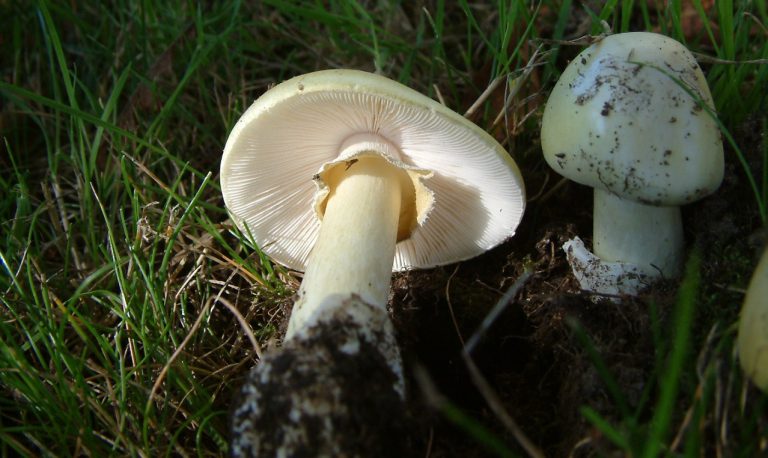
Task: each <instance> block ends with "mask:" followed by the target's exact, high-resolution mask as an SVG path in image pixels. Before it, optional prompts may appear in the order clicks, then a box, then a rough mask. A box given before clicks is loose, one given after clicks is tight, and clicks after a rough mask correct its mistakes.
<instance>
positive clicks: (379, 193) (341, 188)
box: [286, 156, 402, 339]
mask: <svg viewBox="0 0 768 458" xmlns="http://www.w3.org/2000/svg"><path fill="white" fill-rule="evenodd" d="M346 168H347V170H346V171H345V172H344V175H343V178H342V179H341V180H340V182H339V183H338V184H337V185H336V186H335V188H334V189H333V190H332V192H331V194H330V195H329V196H328V201H327V205H326V209H325V214H324V217H323V221H322V227H321V229H320V235H319V238H318V240H317V242H316V244H315V246H314V248H313V250H312V253H311V255H310V258H309V263H308V266H307V270H306V272H305V273H304V279H303V281H302V283H301V288H300V290H299V299H298V301H297V302H296V304H295V305H294V308H293V312H292V314H291V319H290V321H289V323H288V332H287V335H286V339H291V338H292V337H293V336H294V335H296V334H299V333H302V332H303V331H302V330H304V329H306V328H309V327H311V326H312V324H313V323H314V322H316V321H317V320H318V319H319V318H320V317H321V316H322V315H323V313H325V312H324V309H325V308H328V307H331V308H332V307H335V304H337V303H338V302H339V300H345V299H347V298H349V297H350V296H352V295H356V296H358V297H360V298H361V299H362V300H363V301H365V302H367V303H368V304H371V305H374V306H377V307H381V308H382V309H385V308H386V304H387V296H388V293H389V284H390V279H391V276H392V263H393V259H394V255H395V243H396V238H397V227H398V216H399V213H400V202H401V190H400V175H399V174H400V173H402V172H401V171H400V170H399V169H398V168H397V167H394V166H392V165H391V164H389V163H388V162H387V161H386V160H384V159H382V158H379V157H375V156H363V157H360V158H359V159H357V160H354V161H349V163H348V164H347V165H346Z"/></svg>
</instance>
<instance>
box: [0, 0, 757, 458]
mask: <svg viewBox="0 0 768 458" xmlns="http://www.w3.org/2000/svg"><path fill="white" fill-rule="evenodd" d="M249 3H250V2H242V3H241V2H209V3H199V2H186V1H174V2H165V3H163V6H162V7H160V6H159V4H157V3H155V2H149V1H136V2H124V3H119V4H114V5H109V6H108V5H107V4H104V3H103V2H51V1H48V0H38V1H35V2H30V3H27V2H14V1H10V2H2V3H0V25H1V26H2V27H0V44H2V46H0V100H1V101H2V103H0V107H1V108H0V136H2V137H1V138H0V141H2V147H1V148H2V150H1V151H2V152H0V167H1V168H2V173H0V212H1V213H0V215H1V217H0V221H2V222H0V227H1V229H0V239H1V241H0V271H1V272H2V273H1V274H0V392H2V393H3V394H2V395H0V450H1V451H0V453H2V454H3V456H6V455H13V454H21V455H27V456H33V455H54V456H56V455H65V456H66V455H79V454H84V455H85V454H88V455H95V456H110V455H113V456H126V455H131V456H162V455H172V454H173V455H182V456H187V455H200V456H210V455H213V456H218V455H221V454H223V453H224V451H225V449H226V423H227V408H228V402H229V396H230V395H231V392H232V389H233V387H234V385H235V384H236V383H237V380H238V379H239V377H241V376H242V375H243V373H244V371H245V370H246V369H247V368H248V367H250V366H251V365H253V364H254V363H255V362H256V361H257V359H258V358H257V354H258V352H259V351H260V348H259V347H261V346H268V345H269V342H270V341H271V340H272V339H275V338H279V332H278V331H277V329H278V327H279V325H280V320H281V319H282V317H283V316H284V312H283V308H284V306H285V305H286V304H290V294H291V292H292V291H293V290H294V289H295V287H296V280H295V279H294V278H293V277H292V276H291V275H289V274H288V273H287V272H285V271H284V270H282V269H281V268H279V267H277V266H273V265H272V264H271V263H270V262H269V260H268V259H267V258H266V257H265V256H264V255H263V254H262V253H261V252H260V251H259V250H258V247H253V246H249V245H244V244H242V243H241V242H240V237H238V236H237V234H235V233H234V232H233V231H234V229H233V228H232V226H231V224H230V223H229V222H228V221H227V217H226V213H225V211H224V210H223V209H222V208H221V204H222V200H221V196H220V191H219V189H218V183H217V171H218V161H219V159H220V154H221V151H222V149H223V143H224V141H225V139H226V136H227V133H228V132H229V130H230V129H231V127H232V126H233V124H234V123H235V122H236V120H237V118H238V116H239V114H240V113H242V112H243V111H244V109H245V108H246V107H247V106H248V104H249V103H250V102H251V101H252V100H253V99H254V98H255V97H257V96H258V95H259V94H260V93H261V92H263V90H264V89H265V88H266V87H267V86H268V85H269V84H271V83H273V82H276V81H280V80H282V79H285V78H287V77H289V76H292V75H295V74H299V73H303V72H307V71H312V70H315V69H320V68H328V67H351V68H361V69H366V70H370V71H379V72H381V73H383V74H385V75H388V76H390V77H392V78H394V79H396V80H399V81H402V82H404V83H407V84H409V85H411V86H412V87H414V88H416V89H418V90H421V91H423V92H424V93H426V94H429V95H430V96H433V97H436V98H438V97H440V98H442V99H443V100H444V101H445V103H446V104H447V105H448V106H449V107H451V108H453V109H455V110H457V111H458V112H462V113H463V112H464V111H465V110H466V109H467V108H468V107H469V106H470V105H471V103H472V102H473V101H474V100H475V99H476V98H477V97H478V96H479V95H480V94H481V93H482V92H483V90H484V89H485V88H486V87H487V86H488V85H489V84H491V83H492V82H493V81H495V80H497V78H501V81H502V84H501V86H500V87H502V88H504V87H507V88H509V87H512V86H513V84H522V89H520V90H519V92H517V93H516V95H515V97H513V98H511V99H510V100H507V99H506V95H505V94H502V95H499V93H500V92H502V91H496V92H494V93H493V95H492V96H491V97H489V98H488V100H487V102H486V103H484V104H483V105H482V107H481V109H480V110H478V111H477V112H476V113H475V114H474V115H473V120H475V121H476V122H477V123H478V124H480V125H481V126H483V127H485V128H487V129H488V130H491V131H493V132H494V134H495V135H496V136H497V138H499V139H500V140H501V141H502V142H503V143H504V145H505V146H506V147H507V148H508V149H509V150H510V151H511V152H512V154H513V156H514V157H515V159H516V160H518V161H519V162H520V163H521V164H522V165H523V173H524V174H525V173H526V171H527V170H526V167H528V168H530V169H531V170H532V169H535V168H540V167H541V162H542V161H541V160H540V158H539V157H538V155H539V152H538V149H537V146H536V145H537V135H538V121H537V120H538V116H537V115H538V114H540V109H541V104H542V103H543V101H544V100H545V98H546V93H547V91H548V88H549V87H551V85H552V84H553V83H554V81H555V79H556V78H557V76H558V74H559V71H560V70H561V69H562V65H563V55H567V56H570V55H572V52H573V51H574V48H573V47H569V46H561V47H559V46H556V45H554V44H553V43H555V42H558V41H559V40H565V39H572V38H575V36H573V35H568V34H567V32H568V33H572V32H573V30H574V27H573V22H574V21H576V22H579V21H580V24H584V25H586V28H581V29H580V30H583V31H584V32H591V33H600V32H602V31H603V29H602V25H601V21H605V22H606V23H607V24H608V25H609V26H610V27H611V28H613V30H616V31H625V30H638V29H647V30H660V31H661V32H663V33H666V34H668V35H670V36H672V37H673V38H676V39H678V40H680V41H683V42H685V43H686V44H687V45H688V46H689V47H690V48H691V49H693V50H694V51H699V50H702V51H703V52H704V54H706V56H705V57H702V62H703V65H704V66H705V67H706V71H707V75H708V79H709V82H710V86H711V88H712V92H713V97H714V99H715V102H716V105H717V109H718V112H719V115H720V121H721V122H722V126H723V127H724V128H725V129H727V131H728V133H729V136H730V138H732V139H733V143H732V145H731V146H732V147H731V148H729V154H736V152H739V154H740V157H739V158H738V159H736V160H734V159H733V158H730V159H729V163H731V164H737V167H738V176H742V177H745V178H748V179H749V180H751V181H752V182H753V189H752V196H753V197H751V198H753V199H754V202H752V203H750V204H749V207H748V208H749V209H750V211H751V212H752V213H751V214H752V215H754V216H753V217H754V220H755V221H760V220H761V221H762V222H763V223H764V222H765V220H766V214H765V203H766V202H768V167H766V164H768V146H766V143H765V142H764V140H763V144H762V146H760V145H759V141H748V139H746V138H743V137H742V136H748V134H749V132H750V131H753V132H754V131H755V129H756V131H757V132H762V135H763V136H765V134H766V133H768V122H767V121H766V118H765V116H764V114H763V115H762V116H759V117H758V118H757V119H756V118H755V114H756V113H761V112H762V113H764V111H765V108H766V97H765V94H764V92H765V91H764V88H765V87H768V65H766V64H765V59H768V45H767V44H766V43H768V39H766V37H767V35H768V31H767V30H766V27H765V24H767V23H768V7H767V6H766V3H765V2H764V1H753V2H746V1H745V2H731V1H718V2H716V5H715V6H708V5H709V2H704V4H702V3H700V2H692V5H693V9H692V10H691V9H690V8H689V7H688V6H686V5H687V2H680V1H670V2H664V3H665V4H667V5H668V7H665V8H661V9H657V8H655V7H654V2H639V1H638V2H634V1H631V0H622V1H618V0H614V1H610V2H605V4H604V5H605V6H604V7H603V8H602V9H601V10H588V9H586V8H585V7H583V6H580V4H578V3H576V2H571V1H567V0H566V1H542V2H537V3H533V4H531V2H516V1H513V2H505V1H496V2H494V1H492V0H488V1H486V2H468V1H463V0H460V1H457V2H446V1H441V0H435V1H433V2H428V3H427V4H425V6H423V7H421V6H416V4H411V3H404V2H403V3H401V2H395V1H388V2H360V3H358V2H356V1H351V0H335V1H328V2H322V3H320V2H311V1H303V2H302V1H283V0H266V1H264V2H256V3H257V5H258V6H254V5H251V4H249ZM656 3H661V2H656ZM691 13H692V14H691ZM691 18H693V22H686V21H689V20H691ZM696 19H698V21H696ZM691 24H694V25H691ZM696 24H698V25H696ZM544 39H546V40H544ZM552 40H554V42H553V41H552ZM539 45H541V46H542V48H541V50H542V52H543V54H541V55H540V57H539V58H538V59H539V60H538V61H537V62H536V64H540V66H538V67H536V69H535V70H534V72H533V73H530V74H526V73H525V71H524V69H525V67H526V65H527V64H528V63H529V60H530V59H531V56H532V55H533V50H534V49H535V48H536V47H537V46H539ZM745 61H757V63H744V62H745ZM523 76H525V77H523ZM508 102H509V104H508V108H507V110H506V112H505V113H506V114H505V116H504V118H503V119H504V121H505V122H502V123H499V124H497V125H495V126H494V124H493V122H494V120H495V119H496V117H497V114H498V113H499V111H500V110H501V108H502V107H503V106H504V105H505V104H507V103H508ZM531 114H532V115H531ZM754 126H757V127H756V128H755V127H754ZM755 224H756V225H759V223H755ZM746 235H748V234H746ZM722 249H723V250H726V249H729V246H725V247H723V248H722ZM715 251H717V250H715ZM722 254H723V255H725V254H730V255H734V254H733V253H732V252H731V253H724V252H723V253H722ZM703 255H704V254H703ZM735 256H736V257H737V258H738V259H737V261H738V263H737V264H736V265H738V266H739V269H737V270H736V271H734V272H733V275H732V276H731V277H729V278H727V279H725V280H724V282H725V283H724V284H725V285H726V286H727V287H729V288H743V287H744V286H745V285H746V281H747V280H748V278H749V273H750V269H751V267H752V266H753V265H754V264H753V263H752V262H751V261H752V258H751V254H750V253H749V252H748V250H746V249H743V251H740V252H738V253H736V254H735ZM704 257H705V258H706V259H710V260H712V255H710V256H709V257H707V256H706V255H704ZM697 266H698V264H696V262H693V261H692V262H691V263H690V264H689V275H688V276H686V279H685V280H683V282H682V284H681V285H680V290H679V295H680V299H679V301H678V303H677V307H676V308H675V310H676V312H675V314H674V316H675V319H674V320H673V323H674V325H673V327H672V328H671V331H670V332H667V330H664V331H659V332H658V333H657V338H656V341H655V345H656V347H657V351H658V352H659V354H660V355H666V354H669V355H670V358H669V359H667V358H665V357H659V358H658V364H657V367H656V368H655V370H654V375H653V376H654V377H655V378H654V380H652V383H650V384H649V388H648V390H647V393H646V397H645V398H644V401H643V403H641V405H640V406H639V407H634V408H630V407H629V406H627V401H626V400H623V399H622V394H621V388H620V387H618V386H615V387H614V389H612V390H611V393H612V394H613V395H614V398H615V401H616V403H617V405H619V406H621V408H620V409H619V410H620V411H621V412H622V418H619V419H618V420H614V419H607V418H604V417H602V416H601V415H600V414H598V413H597V412H595V411H593V410H591V409H590V408H589V406H585V408H584V414H585V416H586V418H588V419H589V420H590V421H591V422H593V424H594V425H595V427H596V428H597V430H599V431H601V432H602V433H603V434H604V435H605V436H606V437H608V438H609V439H610V441H611V442H613V444H614V446H616V447H618V448H619V449H622V450H624V451H625V452H631V453H632V455H633V456H658V455H659V454H665V453H666V454H672V453H673V451H672V450H671V449H670V444H671V443H672V441H674V440H675V437H672V435H671V434H670V432H671V431H675V432H677V431H680V440H679V441H678V443H679V444H678V448H677V449H675V451H674V453H677V454H680V455H685V456H689V455H699V454H701V453H702V451H707V452H712V450H713V449H717V450H721V449H723V448H725V447H731V448H728V449H727V450H729V451H730V452H731V454H732V455H736V456H754V455H755V454H756V453H757V451H758V450H759V447H763V449H762V450H763V451H764V450H765V441H766V435H768V432H767V430H766V426H765V425H766V416H765V411H766V406H767V405H768V401H766V397H765V396H762V397H760V396H758V395H756V394H755V393H754V392H752V391H749V390H748V389H747V388H746V385H742V381H741V380H742V379H741V377H740V375H739V373H738V371H737V370H736V369H735V367H734V366H733V356H732V348H733V344H732V343H733V339H734V327H733V324H734V323H733V320H734V319H735V312H734V307H737V305H736V304H733V303H727V301H728V300H732V299H733V298H734V297H736V298H738V297H739V296H738V295H736V296H734V295H727V294H724V293H721V292H718V291H716V290H713V289H712V288H711V287H709V288H708V287H706V285H701V284H699V283H698V280H697V279H698V278H699V275H700V273H699V271H700V270H701V269H703V267H697ZM697 304H698V305H697ZM694 306H696V311H695V314H694V310H693V308H694ZM233 310H234V312H233ZM238 314H239V315H242V316H241V317H240V318H242V320H240V319H238V318H239V317H238ZM242 322H246V323H248V325H249V326H250V329H249V328H245V327H244V326H242V325H241V323H242ZM251 329H252V331H253V333H254V334H255V341H254V342H255V344H254V343H252V342H251V341H249V340H248V338H247V337H246V331H248V330H251ZM710 330H712V334H711V337H710V338H707V335H708V334H709V332H710ZM674 336H678V337H677V338H675V337H674ZM680 336H691V337H690V339H687V338H686V339H684V338H683V337H680ZM583 342H584V345H585V346H586V347H585V348H590V347H589V337H588V336H586V335H585V336H583ZM590 353H593V358H594V360H595V364H596V365H597V366H598V367H602V366H601V365H600V355H599V352H598V351H597V350H594V351H590ZM695 354H698V355H699V359H700V361H699V363H698V364H696V363H694V362H693V360H692V355H695ZM601 374H602V375H603V378H604V379H606V380H610V378H611V374H610V373H609V371H608V370H607V369H602V370H601ZM613 385H615V383H614V384H613ZM739 399H746V400H747V401H746V402H741V403H739ZM649 406H655V407H653V408H651V407H649ZM649 409H651V410H653V409H655V410H653V411H654V414H653V415H652V416H651V417H650V418H648V417H647V412H648V410H649ZM713 422H717V423H716V425H715V426H718V427H721V428H725V429H728V434H725V435H717V434H715V433H714V432H713V431H714V426H712V425H713ZM522 426H523V428H525V425H524V424H523V425H522ZM478 428H479V426H477V425H475V424H474V423H472V422H470V428H469V429H470V431H469V432H470V433H471V434H474V435H475V436H476V437H486V433H485V432H483V434H478V433H477V431H485V430H480V429H478ZM713 436H715V437H713ZM722 437H730V438H731V441H730V442H728V443H727V444H726V443H724V442H723V440H722ZM488 440H490V441H491V444H490V445H489V447H490V449H497V450H498V449H503V450H507V449H506V448H504V447H503V446H501V445H499V444H498V443H497V441H496V439H488ZM644 441H647V442H644ZM761 441H762V442H761ZM761 444H762V445H761ZM510 446H514V444H510Z"/></svg>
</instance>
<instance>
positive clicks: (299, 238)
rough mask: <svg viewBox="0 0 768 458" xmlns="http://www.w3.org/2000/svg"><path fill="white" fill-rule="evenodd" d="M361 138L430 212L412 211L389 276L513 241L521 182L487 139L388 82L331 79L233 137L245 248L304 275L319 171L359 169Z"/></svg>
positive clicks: (261, 109) (253, 114) (256, 116)
mask: <svg viewBox="0 0 768 458" xmlns="http://www.w3.org/2000/svg"><path fill="white" fill-rule="evenodd" d="M356 138H363V139H364V142H366V143H371V144H380V145H385V146H386V147H382V148H381V149H383V150H384V151H381V152H380V153H381V154H382V155H383V156H384V157H385V158H386V159H387V160H388V161H390V162H391V163H393V164H396V165H398V166H401V168H403V169H404V170H405V171H406V172H408V173H409V174H410V175H412V178H413V177H418V180H420V182H421V183H422V184H423V185H424V187H425V188H427V189H428V192H427V194H429V199H427V200H429V205H424V204H423V202H422V203H420V202H416V204H415V207H417V208H419V212H420V213H419V214H418V217H417V221H418V224H416V225H415V226H414V228H413V229H412V231H411V232H410V236H409V237H407V238H404V239H402V240H400V241H399V242H398V243H397V245H396V253H395V259H394V265H393V269H394V270H404V269H409V268H424V267H432V266H436V265H441V264H448V263H451V262H456V261H460V260H463V259H468V258H471V257H474V256H476V255H478V254H480V253H482V252H483V251H485V250H488V249H490V248H492V247H494V246H496V245H498V244H499V243H501V242H503V241H504V240H506V239H507V238H508V237H510V236H512V235H513V234H514V232H515V229H516V228H517V226H518V224H519V222H520V219H521V218H522V215H523V210H524V207H525V191H524V185H523V180H522V177H521V175H520V171H519V169H518V168H517V165H516V164H515V163H514V161H513V160H512V159H511V158H510V157H509V155H508V153H507V152H506V151H505V150H504V149H503V148H502V147H501V146H500V145H499V144H498V142H496V141H495V140H494V139H493V138H492V137H491V136H490V135H488V134H487V133H486V132H485V131H483V130H482V129H480V128H479V127H477V126H476V125H474V124H472V123H471V122H469V121H467V120H466V119H465V118H463V117H462V116H460V115H458V114H456V113H455V112H453V111H451V110H449V109H448V108H446V107H445V106H443V105H440V104H439V103H437V102H435V101H434V100H432V99H430V98H428V97H425V96H424V95H422V94H420V93H418V92H416V91H414V90H412V89H410V88H408V87H406V86H403V85H402V84H399V83H397V82H394V81H392V80H389V79H387V78H384V77H382V76H377V75H374V74H370V73H366V72H362V71H356V70H324V71H319V72H314V73H309V74H306V75H302V76H298V77H295V78H293V79H290V80H288V81H285V82H283V83H281V84H279V85H277V86H275V87H274V88H272V89H270V90H269V91H267V92H266V93H265V94H264V95H263V96H261V97H260V98H259V99H258V100H256V102H254V103H253V105H251V107H250V108H248V110H247V111H246V112H245V113H244V114H243V115H242V117H241V118H240V120H239V121H238V122H237V124H236V125H235V127H234V128H233V129H232V132H231V133H230V136H229V138H228V140H227V144H226V146H225V148H224V156H223V158H222V162H221V188H222V193H223V195H224V201H225V203H226V205H227V208H228V210H229V212H230V214H231V215H232V218H233V220H234V221H235V222H236V224H237V225H238V227H239V228H240V229H241V230H242V232H243V233H244V234H245V235H246V237H249V238H252V240H253V241H254V242H255V243H256V244H257V245H258V246H259V247H260V248H261V249H262V250H263V251H264V252H265V253H266V254H268V255H269V256H270V257H272V259H274V260H275V261H276V262H278V263H280V264H282V265H285V266H287V267H289V268H291V269H296V270H304V268H305V266H306V262H307V258H308V256H309V253H310V251H311V249H312V247H313V246H314V243H315V240H316V239H317V237H318V233H319V229H320V219H321V218H322V215H321V214H320V213H321V212H320V210H321V209H322V207H323V206H322V205H318V197H317V196H318V193H323V188H324V187H325V185H324V184H323V183H322V177H323V175H322V172H324V171H326V170H328V169H329V164H333V163H338V162H339V161H350V160H353V158H354V156H349V155H348V154H349V152H348V150H349V149H350V147H349V146H348V144H349V142H350V139H353V140H354V139H356ZM353 149H355V148H353ZM358 149H360V148H358ZM362 149H365V148H362ZM413 179H414V180H417V178H413ZM415 185H418V183H416V182H415ZM325 193H326V194H327V191H326V192H325ZM417 194H419V193H418V190H417ZM421 194H424V193H421ZM416 199H417V200H419V199H421V200H425V199H424V198H423V197H422V198H420V197H419V196H418V195H417V196H416ZM350 230H354V228H350Z"/></svg>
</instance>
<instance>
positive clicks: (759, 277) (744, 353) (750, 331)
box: [737, 249, 768, 393]
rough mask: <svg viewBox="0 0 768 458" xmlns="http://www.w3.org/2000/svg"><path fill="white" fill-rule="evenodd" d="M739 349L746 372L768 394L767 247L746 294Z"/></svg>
mask: <svg viewBox="0 0 768 458" xmlns="http://www.w3.org/2000/svg"><path fill="white" fill-rule="evenodd" d="M737 348H738V352H739V361H740V362H741V367H742V369H743V370H744V373H745V374H747V376H748V377H749V378H750V379H752V381H753V382H755V385H757V386H758V387H759V388H760V389H761V390H763V391H765V392H766V393H768V249H766V250H765V252H763V257H762V258H761V259H760V262H759V263H758V265H757V268H756V269H755V272H754V273H753V274H752V279H751V280H750V282H749V288H748V289H747V295H746V296H745V297H744V305H743V306H742V309H741V316H740V318H739V330H738V338H737Z"/></svg>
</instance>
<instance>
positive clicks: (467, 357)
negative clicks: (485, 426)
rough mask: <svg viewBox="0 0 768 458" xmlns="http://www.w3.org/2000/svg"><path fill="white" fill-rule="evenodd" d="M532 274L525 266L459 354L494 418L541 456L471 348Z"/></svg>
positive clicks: (524, 446)
mask: <svg viewBox="0 0 768 458" xmlns="http://www.w3.org/2000/svg"><path fill="white" fill-rule="evenodd" d="M532 275H533V270H531V269H530V268H526V270H525V271H523V273H522V274H521V275H520V276H519V277H518V279H517V280H516V281H515V283H514V284H513V285H512V286H510V287H509V289H508V290H507V292H506V293H504V295H503V296H502V297H501V299H499V301H498V302H497V303H496V305H495V306H494V307H493V309H491V311H490V312H489V313H488V315H486V317H485V319H484V320H483V322H482V323H481V324H480V327H479V328H478V330H477V331H475V333H474V334H473V335H472V337H471V338H470V339H469V341H468V342H467V344H466V345H465V346H464V349H463V350H462V352H461V356H462V358H463V359H464V363H465V364H466V366H467V369H468V370H469V375H470V377H471V379H472V382H473V383H474V384H475V386H476V387H477V389H478V391H480V394H481V395H482V396H483V398H484V399H485V402H486V404H488V407H490V408H491V410H492V411H493V413H494V414H495V415H496V418H498V419H499V421H501V423H502V424H503V425H504V427H505V428H507V430H509V432H511V433H512V435H513V436H514V437H515V440H517V442H518V443H519V444H520V446H521V447H523V449H525V451H526V453H528V455H529V456H531V457H534V458H543V457H544V452H542V451H541V449H540V448H539V447H538V446H536V444H534V443H533V442H532V441H531V440H530V439H529V438H528V436H526V434H525V433H524V432H523V430H522V428H520V426H519V425H518V423H517V421H515V419H514V418H513V417H512V415H510V414H509V412H507V411H506V409H505V408H504V404H503V402H502V400H501V399H500V398H499V396H498V395H497V394H496V392H495V391H494V389H493V387H491V385H490V384H489V383H488V381H487V380H486V379H485V377H484V376H483V374H482V373H481V372H480V369H479V368H478V367H477V365H476V364H475V362H474V361H473V360H472V355H471V353H472V350H473V349H474V348H475V346H476V345H477V343H478V342H479V341H480V339H482V336H483V335H484V334H485V333H486V331H487V330H488V329H489V328H490V327H491V325H492V324H493V322H494V321H496V319H497V318H498V316H499V315H500V314H501V312H503V311H504V309H506V307H507V306H508V305H509V303H510V301H512V299H514V297H515V296H516V295H517V293H519V292H520V290H521V289H522V287H523V286H524V285H525V283H526V282H527V281H528V279H529V278H531V276H532Z"/></svg>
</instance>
